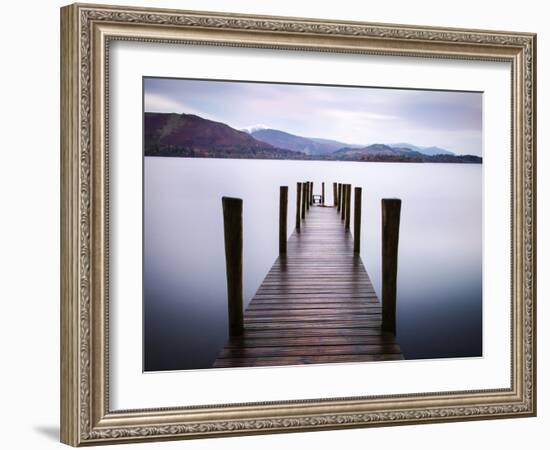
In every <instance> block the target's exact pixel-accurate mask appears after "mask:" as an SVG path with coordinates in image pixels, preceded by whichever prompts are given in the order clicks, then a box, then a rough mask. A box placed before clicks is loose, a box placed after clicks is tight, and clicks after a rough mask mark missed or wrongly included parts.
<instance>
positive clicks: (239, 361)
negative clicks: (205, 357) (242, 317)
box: [214, 353, 403, 368]
mask: <svg viewBox="0 0 550 450" xmlns="http://www.w3.org/2000/svg"><path fill="white" fill-rule="evenodd" d="M402 359H403V355H401V354H397V353H396V354H389V355H386V354H380V355H328V356H325V355H315V356H287V357H271V358H270V357H262V358H218V359H217V360H216V362H215V363H214V367H216V368H224V367H225V368H229V367H261V366H295V365H303V364H327V363H330V364H334V363H354V362H355V363H358V362H373V361H396V360H402Z"/></svg>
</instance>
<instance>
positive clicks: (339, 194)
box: [336, 183, 342, 213]
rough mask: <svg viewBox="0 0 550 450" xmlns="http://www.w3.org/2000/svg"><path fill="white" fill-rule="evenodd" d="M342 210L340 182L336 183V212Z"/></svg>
mask: <svg viewBox="0 0 550 450" xmlns="http://www.w3.org/2000/svg"><path fill="white" fill-rule="evenodd" d="M341 210H342V183H338V208H336V212H337V213H339V212H340V211H341Z"/></svg>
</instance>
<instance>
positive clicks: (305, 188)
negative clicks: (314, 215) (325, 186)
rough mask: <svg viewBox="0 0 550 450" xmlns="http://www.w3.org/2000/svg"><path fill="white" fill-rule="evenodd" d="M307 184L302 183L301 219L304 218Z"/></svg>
mask: <svg viewBox="0 0 550 450" xmlns="http://www.w3.org/2000/svg"><path fill="white" fill-rule="evenodd" d="M306 203H307V183H306V182H303V183H302V219H305V218H306Z"/></svg>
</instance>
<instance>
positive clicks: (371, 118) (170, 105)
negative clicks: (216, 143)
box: [144, 78, 482, 155]
mask: <svg viewBox="0 0 550 450" xmlns="http://www.w3.org/2000/svg"><path fill="white" fill-rule="evenodd" d="M144 107H145V111H147V112H175V113H187V114H197V115H199V116H201V117H204V118H206V119H210V120H215V121H218V122H223V123H226V124H227V125H229V126H231V127H233V128H236V129H239V130H241V129H244V128H247V127H253V126H258V125H259V126H263V127H267V128H274V129H277V130H282V131H286V132H287V133H292V134H296V135H299V136H306V137H318V138H325V139H335V140H338V141H342V142H345V143H348V144H365V145H368V144H375V143H382V144H392V143H400V142H406V143H409V144H414V145H420V146H438V147H442V148H445V149H448V150H451V151H453V152H455V153H458V154H472V155H481V152H482V94H481V93H470V92H444V91H423V90H405V89H380V88H364V87H334V86H303V85H289V84H267V83H246V82H243V83H240V82H226V81H202V80H183V79H162V78H145V79H144Z"/></svg>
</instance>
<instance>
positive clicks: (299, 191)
mask: <svg viewBox="0 0 550 450" xmlns="http://www.w3.org/2000/svg"><path fill="white" fill-rule="evenodd" d="M301 206H302V183H300V182H298V183H296V229H297V230H298V231H300V222H301V217H302V215H301Z"/></svg>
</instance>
